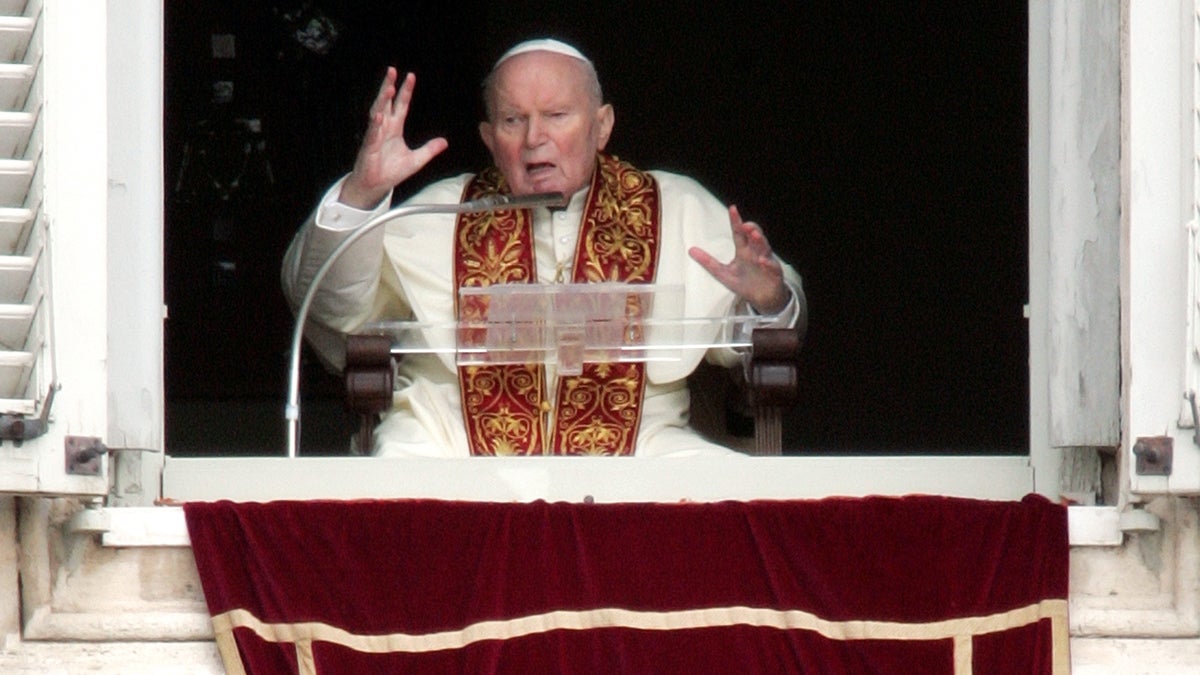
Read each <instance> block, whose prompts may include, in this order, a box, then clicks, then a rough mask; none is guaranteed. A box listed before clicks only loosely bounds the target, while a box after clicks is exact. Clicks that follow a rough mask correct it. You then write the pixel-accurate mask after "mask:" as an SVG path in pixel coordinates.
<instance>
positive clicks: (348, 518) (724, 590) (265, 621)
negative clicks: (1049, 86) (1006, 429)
mask: <svg viewBox="0 0 1200 675" xmlns="http://www.w3.org/2000/svg"><path fill="white" fill-rule="evenodd" d="M184 510H185V514H186V517H187V523H188V529H189V533H190V535H191V539H192V546H193V549H194V552H195V557H196V564H197V567H198V569H199V572H200V578H201V580H202V583H203V585H204V592H205V596H206V598H207V601H208V605H209V610H210V611H211V613H212V615H213V621H214V628H215V629H216V632H217V636H218V645H219V646H220V648H221V651H222V656H223V658H224V659H225V662H226V667H227V669H229V670H230V671H231V672H247V673H296V672H301V673H319V674H320V675H329V674H331V673H375V672H379V673H383V672H388V673H402V672H413V673H443V672H446V673H856V674H857V673H905V674H914V673H947V674H949V673H968V672H974V673H1021V674H1022V675H1024V674H1027V673H1051V672H1056V673H1057V672H1063V673H1065V669H1066V667H1067V666H1066V664H1067V654H1066V650H1067V644H1066V641H1067V635H1066V597H1067V568H1068V565H1067V557H1068V556H1067V553H1068V545H1067V517H1066V509H1065V508H1063V507H1062V506H1059V505H1055V504H1052V503H1050V502H1048V501H1047V500H1045V499H1042V498H1040V497H1033V496H1031V497H1028V498H1026V499H1025V500H1023V501H1021V502H991V501H976V500H967V499H955V498H944V497H925V496H911V497H904V498H885V497H874V498H866V499H825V500H819V501H752V502H719V503H709V504H699V503H677V504H640V503H639V504H574V503H545V502H535V503H528V504H520V503H505V504H496V503H474V502H448V501H437V500H395V501H352V502H335V501H309V502H271V503H240V504H239V503H230V502H217V503H193V504H187V505H185V507H184ZM239 669H241V670H239Z"/></svg>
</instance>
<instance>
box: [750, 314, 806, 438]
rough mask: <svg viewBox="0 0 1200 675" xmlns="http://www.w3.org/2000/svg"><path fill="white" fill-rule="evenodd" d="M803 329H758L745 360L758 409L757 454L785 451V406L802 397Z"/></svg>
mask: <svg viewBox="0 0 1200 675" xmlns="http://www.w3.org/2000/svg"><path fill="white" fill-rule="evenodd" d="M803 342H804V332H803V330H802V329H801V328H799V327H797V328H758V329H755V331H754V334H753V335H752V336H751V347H750V354H749V358H747V359H746V362H745V377H746V384H747V392H746V394H747V399H748V403H749V405H750V408H751V409H752V410H753V411H754V454H755V455H779V454H782V453H783V409H784V408H787V407H788V406H791V405H793V404H795V402H796V401H797V400H798V399H799V394H800V381H799V375H798V364H799V361H800V348H801V347H802V346H803Z"/></svg>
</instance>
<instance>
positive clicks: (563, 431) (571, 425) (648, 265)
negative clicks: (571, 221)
mask: <svg viewBox="0 0 1200 675" xmlns="http://www.w3.org/2000/svg"><path fill="white" fill-rule="evenodd" d="M658 222H659V194H658V185H657V183H656V182H655V180H654V177H653V176H651V175H650V174H648V173H643V172H641V171H638V170H637V169H635V168H633V167H632V166H631V165H629V164H627V163H625V162H622V161H620V160H618V159H617V158H616V157H601V160H600V165H599V168H598V169H597V171H596V177H595V179H593V182H592V190H591V192H590V193H589V194H588V206H587V209H586V210H585V212H584V218H583V224H582V225H581V229H580V236H579V244H578V246H577V248H576V251H575V260H576V264H575V277H574V281H575V282H576V283H585V282H598V281H626V282H632V283H650V282H652V281H654V271H655V266H656V263H657V262H658V244H659V237H658ZM643 313H644V310H643V308H642V307H641V306H640V305H639V303H638V302H637V298H634V297H631V298H629V301H628V305H627V309H626V316H628V317H629V318H630V319H631V320H634V323H632V324H631V328H630V330H629V331H628V332H627V334H626V336H625V337H626V340H627V341H631V342H636V341H640V340H641V337H642V335H641V329H640V328H639V327H637V324H636V318H638V317H641V316H642V315H643ZM645 382H646V369H645V366H644V364H641V363H626V364H604V363H597V364H584V367H583V373H582V374H580V375H578V376H576V377H571V378H563V379H562V380H560V382H559V386H558V396H557V400H556V402H555V408H554V409H555V410H556V411H557V413H558V414H557V416H556V417H555V425H554V437H553V441H552V444H551V445H552V447H553V452H554V453H555V454H560V455H574V454H588V455H631V454H633V450H634V444H635V442H636V441H637V430H638V427H639V426H640V425H641V419H642V406H641V404H642V393H643V391H644V390H645V386H646V385H645Z"/></svg>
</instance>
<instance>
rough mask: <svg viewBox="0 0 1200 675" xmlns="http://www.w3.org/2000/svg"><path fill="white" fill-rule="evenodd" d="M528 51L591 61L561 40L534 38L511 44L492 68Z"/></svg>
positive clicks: (585, 61)
mask: <svg viewBox="0 0 1200 675" xmlns="http://www.w3.org/2000/svg"><path fill="white" fill-rule="evenodd" d="M529 52H550V53H552V54H561V55H562V56H569V57H571V58H573V59H578V60H579V61H583V62H584V63H589V64H590V63H591V62H592V61H591V59H589V58H588V57H586V56H584V55H583V52H581V51H579V50H578V49H576V48H575V47H573V46H571V45H569V44H567V43H565V42H563V41H561V40H555V39H553V38H538V39H536V40H526V41H524V42H520V43H518V44H516V45H513V47H512V48H511V49H509V50H508V51H506V52H504V53H503V54H501V55H500V58H498V59H496V64H495V65H493V66H492V70H495V69H497V68H499V67H500V64H502V63H504V62H505V61H507V60H509V59H511V58H512V57H514V56H518V55H520V54H527V53H529Z"/></svg>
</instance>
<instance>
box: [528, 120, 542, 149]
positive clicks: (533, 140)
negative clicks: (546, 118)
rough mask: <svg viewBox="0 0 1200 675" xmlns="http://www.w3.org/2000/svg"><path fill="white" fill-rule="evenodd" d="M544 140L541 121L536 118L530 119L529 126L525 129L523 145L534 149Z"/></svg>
mask: <svg viewBox="0 0 1200 675" xmlns="http://www.w3.org/2000/svg"><path fill="white" fill-rule="evenodd" d="M545 140H546V132H545V127H544V126H543V125H542V122H541V120H539V119H537V118H536V117H530V119H529V125H528V126H527V127H525V145H526V146H528V147H531V148H536V147H537V146H539V145H541V144H542V143H543V142H545Z"/></svg>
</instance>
